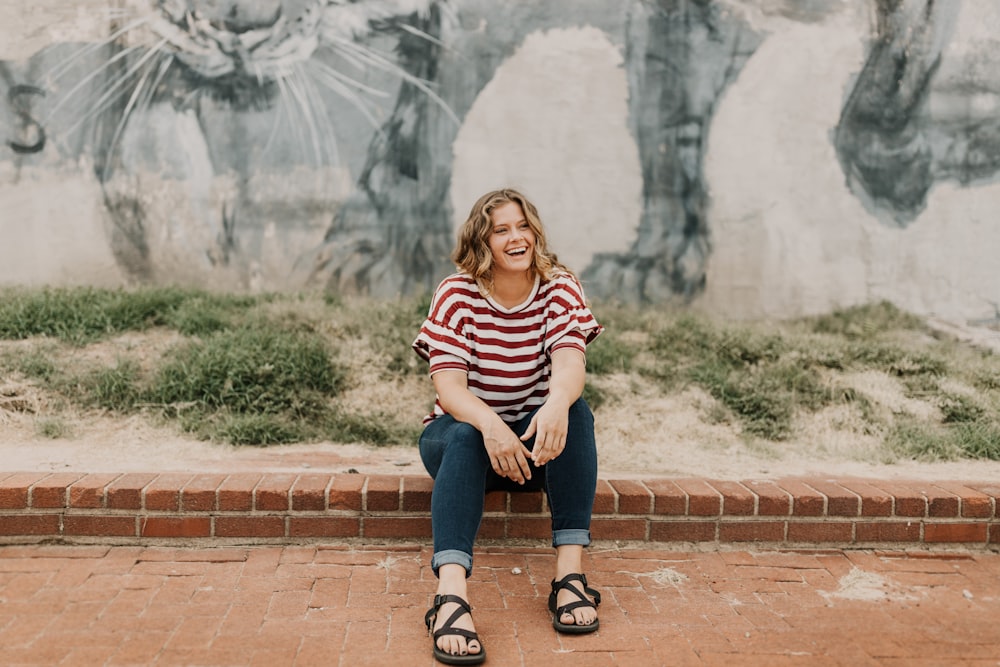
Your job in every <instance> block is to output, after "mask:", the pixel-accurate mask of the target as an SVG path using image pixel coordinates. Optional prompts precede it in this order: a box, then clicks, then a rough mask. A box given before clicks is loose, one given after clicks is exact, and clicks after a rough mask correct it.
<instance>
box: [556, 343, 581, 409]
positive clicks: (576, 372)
mask: <svg viewBox="0 0 1000 667" xmlns="http://www.w3.org/2000/svg"><path fill="white" fill-rule="evenodd" d="M586 374H587V362H586V357H584V355H583V353H582V352H581V351H580V350H578V349H576V348H572V347H563V348H560V349H558V350H556V351H554V352H553V353H552V376H551V378H549V399H548V402H551V403H556V404H558V405H559V406H560V407H564V408H566V409H567V410H568V409H569V406H571V405H573V403H575V402H576V399H578V398H580V395H581V394H583V386H584V383H585V382H586V379H587V378H586Z"/></svg>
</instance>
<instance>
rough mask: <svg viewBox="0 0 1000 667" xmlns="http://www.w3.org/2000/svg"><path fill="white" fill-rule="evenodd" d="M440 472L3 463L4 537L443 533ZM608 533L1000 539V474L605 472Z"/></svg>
mask: <svg viewBox="0 0 1000 667" xmlns="http://www.w3.org/2000/svg"><path fill="white" fill-rule="evenodd" d="M432 487H433V484H432V481H431V480H430V479H429V478H427V477H424V476H396V475H359V474H327V473H303V474H295V473H235V474H231V475H226V474H195V473H154V472H149V473H135V472H132V473H45V472H5V473H0V540H2V541H3V542H5V543H13V542H25V541H41V540H50V539H57V540H63V541H69V542H73V541H81V542H82V541H94V540H100V541H108V542H116V543H132V542H135V543H144V542H157V543H162V542H164V541H165V542H168V543H169V542H179V541H181V540H183V541H184V542H185V543H190V542H192V541H199V540H206V541H213V542H237V543H238V542H244V543H251V542H252V543H264V544H299V543H307V542H317V541H323V540H329V539H345V538H360V539H363V540H371V541H377V540H384V539H409V540H413V539H429V538H430V536H431V519H430V499H431V490H432ZM546 505H547V503H546V499H545V496H544V494H543V493H540V492H525V493H507V492H499V491H498V492H491V493H489V494H487V497H486V511H485V514H484V518H483V523H482V526H481V528H480V538H481V539H484V540H504V539H520V540H539V541H542V542H545V541H547V540H548V539H549V538H550V535H551V532H550V531H551V526H550V521H549V514H548V508H547V506H546ZM592 533H593V536H594V539H596V540H615V541H640V542H641V541H647V542H653V543H667V542H680V543H696V544H703V545H705V546H712V545H722V544H737V545H744V546H750V545H761V546H769V547H775V548H789V547H796V546H810V547H816V546H817V545H819V546H823V547H829V548H837V549H844V548H872V547H880V546H886V545H890V546H892V547H895V548H904V547H910V546H921V547H927V546H945V545H960V546H962V547H965V548H969V547H983V548H988V549H996V548H998V547H1000V482H969V481H962V482H959V481H935V482H927V481H898V480H892V481H882V480H873V479H860V478H857V479H843V478H841V479H822V478H793V479H778V480H746V481H740V482H733V481H717V480H709V479H695V478H683V479H652V480H642V481H638V480H614V479H612V480H603V479H602V480H600V481H599V482H598V488H597V497H596V500H595V503H594V518H593V523H592Z"/></svg>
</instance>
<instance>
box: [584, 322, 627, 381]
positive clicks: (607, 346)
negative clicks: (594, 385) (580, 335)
mask: <svg viewBox="0 0 1000 667" xmlns="http://www.w3.org/2000/svg"><path fill="white" fill-rule="evenodd" d="M636 353H637V350H636V348H635V347H634V346H630V345H627V344H625V343H624V342H622V340H621V338H620V337H619V336H618V335H616V334H615V333H610V332H605V333H603V334H601V335H600V336H598V337H597V338H596V339H595V340H594V341H593V342H592V343H590V345H588V346H587V370H588V371H589V372H591V373H593V374H595V375H607V374H609V373H628V372H630V371H631V370H632V360H633V359H634V358H635V356H636Z"/></svg>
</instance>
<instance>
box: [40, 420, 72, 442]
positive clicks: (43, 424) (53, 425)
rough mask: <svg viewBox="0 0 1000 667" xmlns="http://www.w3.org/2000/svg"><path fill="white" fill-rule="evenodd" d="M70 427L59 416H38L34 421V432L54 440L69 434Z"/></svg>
mask: <svg viewBox="0 0 1000 667" xmlns="http://www.w3.org/2000/svg"><path fill="white" fill-rule="evenodd" d="M70 430H71V429H70V427H69V425H68V424H67V423H66V421H65V420H64V419H61V418H59V417H40V418H39V419H38V420H37V421H35V432H36V433H38V435H40V436H42V437H43V438H49V439H50V440H55V439H57V438H65V437H67V436H69V435H70Z"/></svg>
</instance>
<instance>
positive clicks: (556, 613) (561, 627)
mask: <svg viewBox="0 0 1000 667" xmlns="http://www.w3.org/2000/svg"><path fill="white" fill-rule="evenodd" d="M571 581H579V582H580V583H581V584H583V592H584V593H586V594H587V595H589V596H590V597H592V598H594V601H593V602H591V601H590V600H588V599H587V598H586V597H585V596H584V595H583V594H581V593H580V591H579V590H578V589H577V588H576V587H574V586H570V585H569V582H571ZM564 588H565V589H566V590H568V591H572V593H573V594H574V595H576V597H578V598H580V599H579V600H576V601H575V602H570V603H569V604H564V605H563V606H561V607H556V604H557V603H556V600H557V596H558V595H559V591H561V590H562V589H564ZM600 604H601V594H600V593H598V592H597V591H595V590H594V589H593V588H588V587H587V576H586V575H584V574H577V573H575V572H574V573H572V574H567V575H566V576H565V577H563V578H562V579H560V580H559V581H555V580H554V579H553V580H552V592H551V593H549V611H551V612H552V614H553V616H552V627H554V628H555V629H556V630H557V631H559V632H564V633H566V634H570V635H581V634H584V633H586V632H593V631H594V630H596V629H597V628H598V627H600V625H601V619H599V618H595V619H594V622H593V623H590V624H588V625H577V624H576V623H563V622H562V621H561V620H560V619H561V618H562V615H563V614H570V615H571V616H572V613H573V610H574V609H579V608H580V607H590V608H592V609H597V607H598V605H600Z"/></svg>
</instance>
